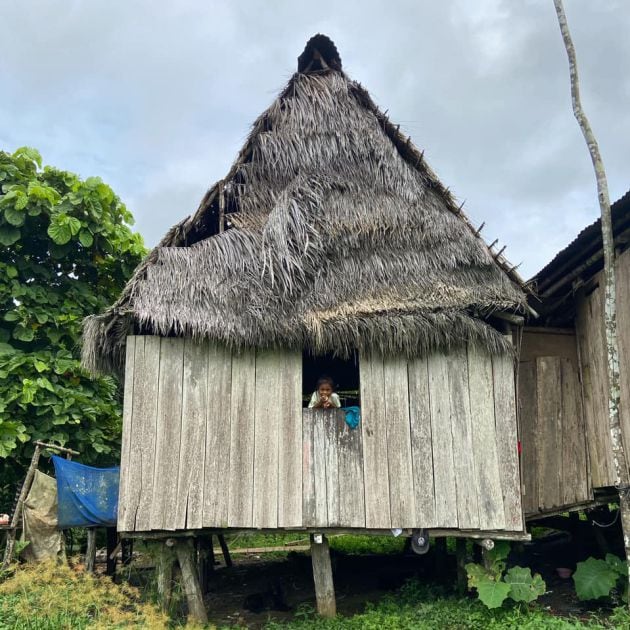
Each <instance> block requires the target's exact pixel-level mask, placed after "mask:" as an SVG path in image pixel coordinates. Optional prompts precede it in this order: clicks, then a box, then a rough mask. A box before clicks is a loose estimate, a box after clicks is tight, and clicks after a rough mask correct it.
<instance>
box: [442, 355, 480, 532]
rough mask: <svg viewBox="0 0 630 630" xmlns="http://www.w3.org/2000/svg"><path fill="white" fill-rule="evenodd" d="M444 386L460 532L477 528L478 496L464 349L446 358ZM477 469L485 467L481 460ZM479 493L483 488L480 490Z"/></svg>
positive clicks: (466, 360)
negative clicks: (446, 397) (449, 414)
mask: <svg viewBox="0 0 630 630" xmlns="http://www.w3.org/2000/svg"><path fill="white" fill-rule="evenodd" d="M447 365H448V386H449V393H450V399H451V429H452V431H453V460H454V463H455V483H456V485H457V522H458V524H459V527H460V528H461V529H477V528H478V527H479V495H480V491H479V490H478V488H477V483H478V481H477V479H478V477H477V470H476V465H477V462H475V454H476V453H475V450H474V448H473V435H472V434H473V428H472V417H471V413H470V395H469V386H468V357H467V353H466V349H465V348H463V349H454V350H452V351H451V352H450V353H449V356H448V361H447ZM478 465H479V466H485V465H486V463H485V461H483V460H479V461H478ZM481 492H483V489H481Z"/></svg>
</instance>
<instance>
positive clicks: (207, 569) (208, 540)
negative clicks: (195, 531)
mask: <svg viewBox="0 0 630 630" xmlns="http://www.w3.org/2000/svg"><path fill="white" fill-rule="evenodd" d="M196 543H197V573H198V574H199V586H200V588H201V592H202V593H203V594H204V595H206V594H207V593H208V585H209V581H210V580H209V577H210V575H211V574H212V573H214V557H213V554H212V536H202V537H200V538H197V539H196Z"/></svg>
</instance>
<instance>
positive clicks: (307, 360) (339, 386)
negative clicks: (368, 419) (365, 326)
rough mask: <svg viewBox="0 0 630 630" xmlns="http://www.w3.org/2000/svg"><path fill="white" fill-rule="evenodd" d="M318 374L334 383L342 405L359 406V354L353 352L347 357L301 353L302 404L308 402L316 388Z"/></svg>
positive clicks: (305, 405) (304, 405) (305, 404)
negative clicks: (327, 377)
mask: <svg viewBox="0 0 630 630" xmlns="http://www.w3.org/2000/svg"><path fill="white" fill-rule="evenodd" d="M320 376H329V377H330V378H331V379H332V380H333V383H334V384H335V392H336V393H337V395H338V396H339V400H340V401H341V406H342V407H351V406H355V405H356V406H359V398H360V395H359V390H360V387H359V355H358V353H357V352H354V353H353V354H352V355H351V356H350V358H348V359H340V358H339V357H335V356H333V355H332V354H323V355H318V356H313V355H312V354H310V353H309V352H303V353H302V406H303V407H308V403H309V401H310V399H311V396H312V395H313V392H314V391H315V390H316V389H317V380H318V379H319V378H320Z"/></svg>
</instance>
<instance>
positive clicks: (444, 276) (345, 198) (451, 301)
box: [83, 35, 526, 371]
mask: <svg viewBox="0 0 630 630" xmlns="http://www.w3.org/2000/svg"><path fill="white" fill-rule="evenodd" d="M525 303H526V301H525V296H524V293H523V283H522V281H521V279H520V278H519V277H518V275H517V274H516V272H515V271H514V269H513V268H512V267H511V266H510V265H509V263H508V262H507V261H506V260H505V259H504V258H503V256H501V255H497V254H496V253H494V252H493V251H492V250H491V249H489V248H488V246H487V245H486V244H485V242H484V241H483V239H482V238H481V237H480V236H479V235H478V234H477V232H476V231H475V228H474V227H473V226H472V225H471V224H470V223H469V221H468V220H467V218H466V217H465V215H464V213H463V212H462V211H461V209H460V208H459V207H458V205H457V204H456V203H455V200H454V198H453V196H452V195H451V194H450V192H449V191H448V190H447V189H445V188H444V186H443V185H442V184H441V183H440V182H439V181H438V179H437V177H436V176H435V174H434V173H433V171H432V170H431V169H430V167H429V166H428V165H427V163H426V161H425V160H424V159H423V155H422V153H421V152H419V151H418V149H417V148H416V147H415V146H414V145H413V144H412V143H411V141H410V140H409V139H408V138H406V137H405V136H403V135H402V134H401V133H400V131H399V129H398V127H396V126H394V125H393V124H392V123H391V122H390V121H389V120H388V118H387V116H386V115H385V114H384V113H383V112H381V111H380V110H379V109H378V108H377V107H376V105H375V104H374V102H373V101H372V99H371V98H370V96H369V94H368V93H367V91H366V90H365V89H364V88H363V87H362V86H361V85H359V84H358V83H356V82H354V81H351V80H350V79H349V78H348V77H347V76H346V75H345V74H344V72H343V71H342V69H341V59H340V58H339V55H338V53H337V50H336V48H335V46H334V44H333V43H332V42H331V41H330V40H329V39H328V38H326V37H325V36H322V35H318V36H315V37H314V38H312V39H311V40H310V41H309V43H308V44H307V47H306V49H305V51H304V53H303V54H302V55H301V56H300V59H299V71H298V72H297V73H296V74H294V75H293V77H292V78H291V79H290V81H289V83H288V85H287V86H286V88H285V89H284V90H283V91H282V93H281V94H280V96H279V97H278V98H277V99H276V100H275V101H274V102H273V103H272V105H271V107H269V109H267V111H265V112H264V113H263V114H262V115H261V116H260V117H259V118H258V120H256V122H255V123H254V125H253V129H252V131H251V133H250V135H249V137H248V139H247V141H246V143H245V146H244V147H243V148H242V150H241V152H240V153H239V155H238V157H237V159H236V161H235V163H234V165H233V166H232V168H231V170H230V172H229V173H228V174H227V176H226V177H225V178H224V179H223V180H221V181H219V182H218V183H216V184H215V185H214V186H213V187H212V188H211V189H210V190H209V191H208V192H207V193H206V195H205V196H204V198H203V200H202V202H201V204H200V206H199V208H198V210H197V211H196V212H195V213H194V214H193V215H192V216H190V217H188V218H186V219H185V220H183V221H181V222H180V223H178V224H177V225H176V226H175V227H173V228H172V229H171V230H170V232H169V233H168V234H167V235H166V237H165V238H164V239H163V240H162V242H161V243H160V244H159V245H158V246H157V247H156V248H155V249H154V250H153V251H152V252H151V253H150V254H149V256H148V258H147V260H146V261H145V262H144V263H143V264H142V265H140V267H139V268H138V269H137V270H136V272H135V274H134V276H133V278H132V279H131V281H130V282H129V284H128V285H127V287H126V288H125V290H124V292H123V294H122V296H121V297H120V299H119V300H118V302H117V303H116V304H115V305H114V306H113V307H112V308H111V309H109V310H108V311H107V312H106V313H104V314H103V315H99V316H95V317H90V318H88V320H87V321H86V324H85V332H84V354H83V357H84V363H85V365H86V367H88V369H90V370H92V371H109V370H112V369H116V368H117V367H119V366H120V364H121V360H122V357H123V355H124V343H125V336H126V335H127V334H129V333H130V332H132V331H134V330H135V331H136V332H137V331H140V332H142V333H153V334H160V335H182V336H183V335H186V336H193V337H195V338H210V339H216V340H220V341H223V342H225V343H227V344H229V345H231V346H287V347H303V348H309V349H310V350H312V351H313V352H315V353H322V352H334V353H337V354H339V355H347V354H348V353H349V352H351V351H352V350H354V349H360V350H374V351H379V352H383V353H386V354H392V353H405V354H406V355H409V356H413V355H419V354H423V353H426V352H429V351H432V350H435V349H439V348H441V349H447V348H450V347H455V346H460V345H462V344H463V343H466V342H476V343H478V344H481V345H483V346H485V347H486V348H488V349H489V350H490V351H492V352H500V351H503V350H505V349H506V347H507V344H506V342H505V340H504V338H503V336H502V335H501V334H500V333H499V332H497V331H496V330H495V329H494V328H493V327H492V326H490V325H489V324H488V323H487V321H486V320H487V318H488V316H489V315H490V314H492V313H493V312H496V311H512V312H517V311H519V310H522V309H523V308H525Z"/></svg>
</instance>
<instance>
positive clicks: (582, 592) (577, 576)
mask: <svg viewBox="0 0 630 630" xmlns="http://www.w3.org/2000/svg"><path fill="white" fill-rule="evenodd" d="M573 582H574V583H575V592H576V593H577V596H578V598H579V599H581V600H589V599H599V598H601V597H610V595H611V592H612V591H613V589H618V590H619V591H620V592H621V593H623V599H624V601H628V565H627V564H626V563H625V562H624V561H623V560H621V559H620V558H618V557H617V556H614V555H613V554H611V553H608V554H606V558H605V559H604V560H599V559H596V558H588V559H587V560H585V561H584V562H578V564H577V569H576V571H575V573H574V574H573Z"/></svg>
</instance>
